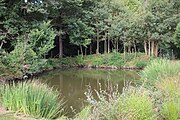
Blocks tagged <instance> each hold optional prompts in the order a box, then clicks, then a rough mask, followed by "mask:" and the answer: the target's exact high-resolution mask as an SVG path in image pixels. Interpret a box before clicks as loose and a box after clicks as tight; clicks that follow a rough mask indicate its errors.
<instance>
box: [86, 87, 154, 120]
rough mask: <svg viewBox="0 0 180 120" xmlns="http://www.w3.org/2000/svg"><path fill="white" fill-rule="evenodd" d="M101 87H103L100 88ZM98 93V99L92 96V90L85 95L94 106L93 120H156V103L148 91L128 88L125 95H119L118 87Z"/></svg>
mask: <svg viewBox="0 0 180 120" xmlns="http://www.w3.org/2000/svg"><path fill="white" fill-rule="evenodd" d="M100 87H101V86H100ZM108 88H109V89H107V90H102V89H100V91H96V94H97V97H98V99H95V98H96V97H95V96H93V95H92V90H89V89H88V92H86V93H85V95H86V97H87V100H88V102H89V103H90V104H91V105H92V112H91V114H90V115H89V118H91V119H99V120H104V119H107V120H119V119H127V120H155V119H156V113H155V111H154V110H153V109H154V103H153V101H152V99H151V98H150V97H149V96H148V94H149V92H148V90H146V89H142V88H134V87H132V86H128V87H127V88H124V91H123V93H122V94H121V95H120V94H119V93H118V89H117V87H113V86H111V85H110V86H108Z"/></svg>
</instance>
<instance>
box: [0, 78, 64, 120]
mask: <svg viewBox="0 0 180 120" xmlns="http://www.w3.org/2000/svg"><path fill="white" fill-rule="evenodd" d="M0 102H1V105H2V106H3V107H4V108H6V109H7V110H11V111H15V112H21V113H24V114H28V115H32V116H34V117H35V118H46V119H53V118H56V117H58V116H59V115H60V114H61V112H62V100H60V99H59V94H58V92H57V91H53V90H52V88H49V87H48V86H47V85H46V84H42V83H39V82H37V81H33V82H30V81H28V82H19V83H12V84H6V85H1V88H0Z"/></svg>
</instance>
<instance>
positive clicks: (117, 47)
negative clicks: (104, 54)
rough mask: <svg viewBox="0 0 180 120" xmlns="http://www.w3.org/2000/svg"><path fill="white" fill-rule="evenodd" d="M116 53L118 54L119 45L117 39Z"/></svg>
mask: <svg viewBox="0 0 180 120" xmlns="http://www.w3.org/2000/svg"><path fill="white" fill-rule="evenodd" d="M116 51H117V52H119V44H118V39H116Z"/></svg>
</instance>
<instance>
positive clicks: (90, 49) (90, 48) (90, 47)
mask: <svg viewBox="0 0 180 120" xmlns="http://www.w3.org/2000/svg"><path fill="white" fill-rule="evenodd" d="M89 51H90V55H91V54H92V44H90V46H89Z"/></svg>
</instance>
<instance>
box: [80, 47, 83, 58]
mask: <svg viewBox="0 0 180 120" xmlns="http://www.w3.org/2000/svg"><path fill="white" fill-rule="evenodd" d="M80 51H81V55H82V56H83V48H82V45H80Z"/></svg>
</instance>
